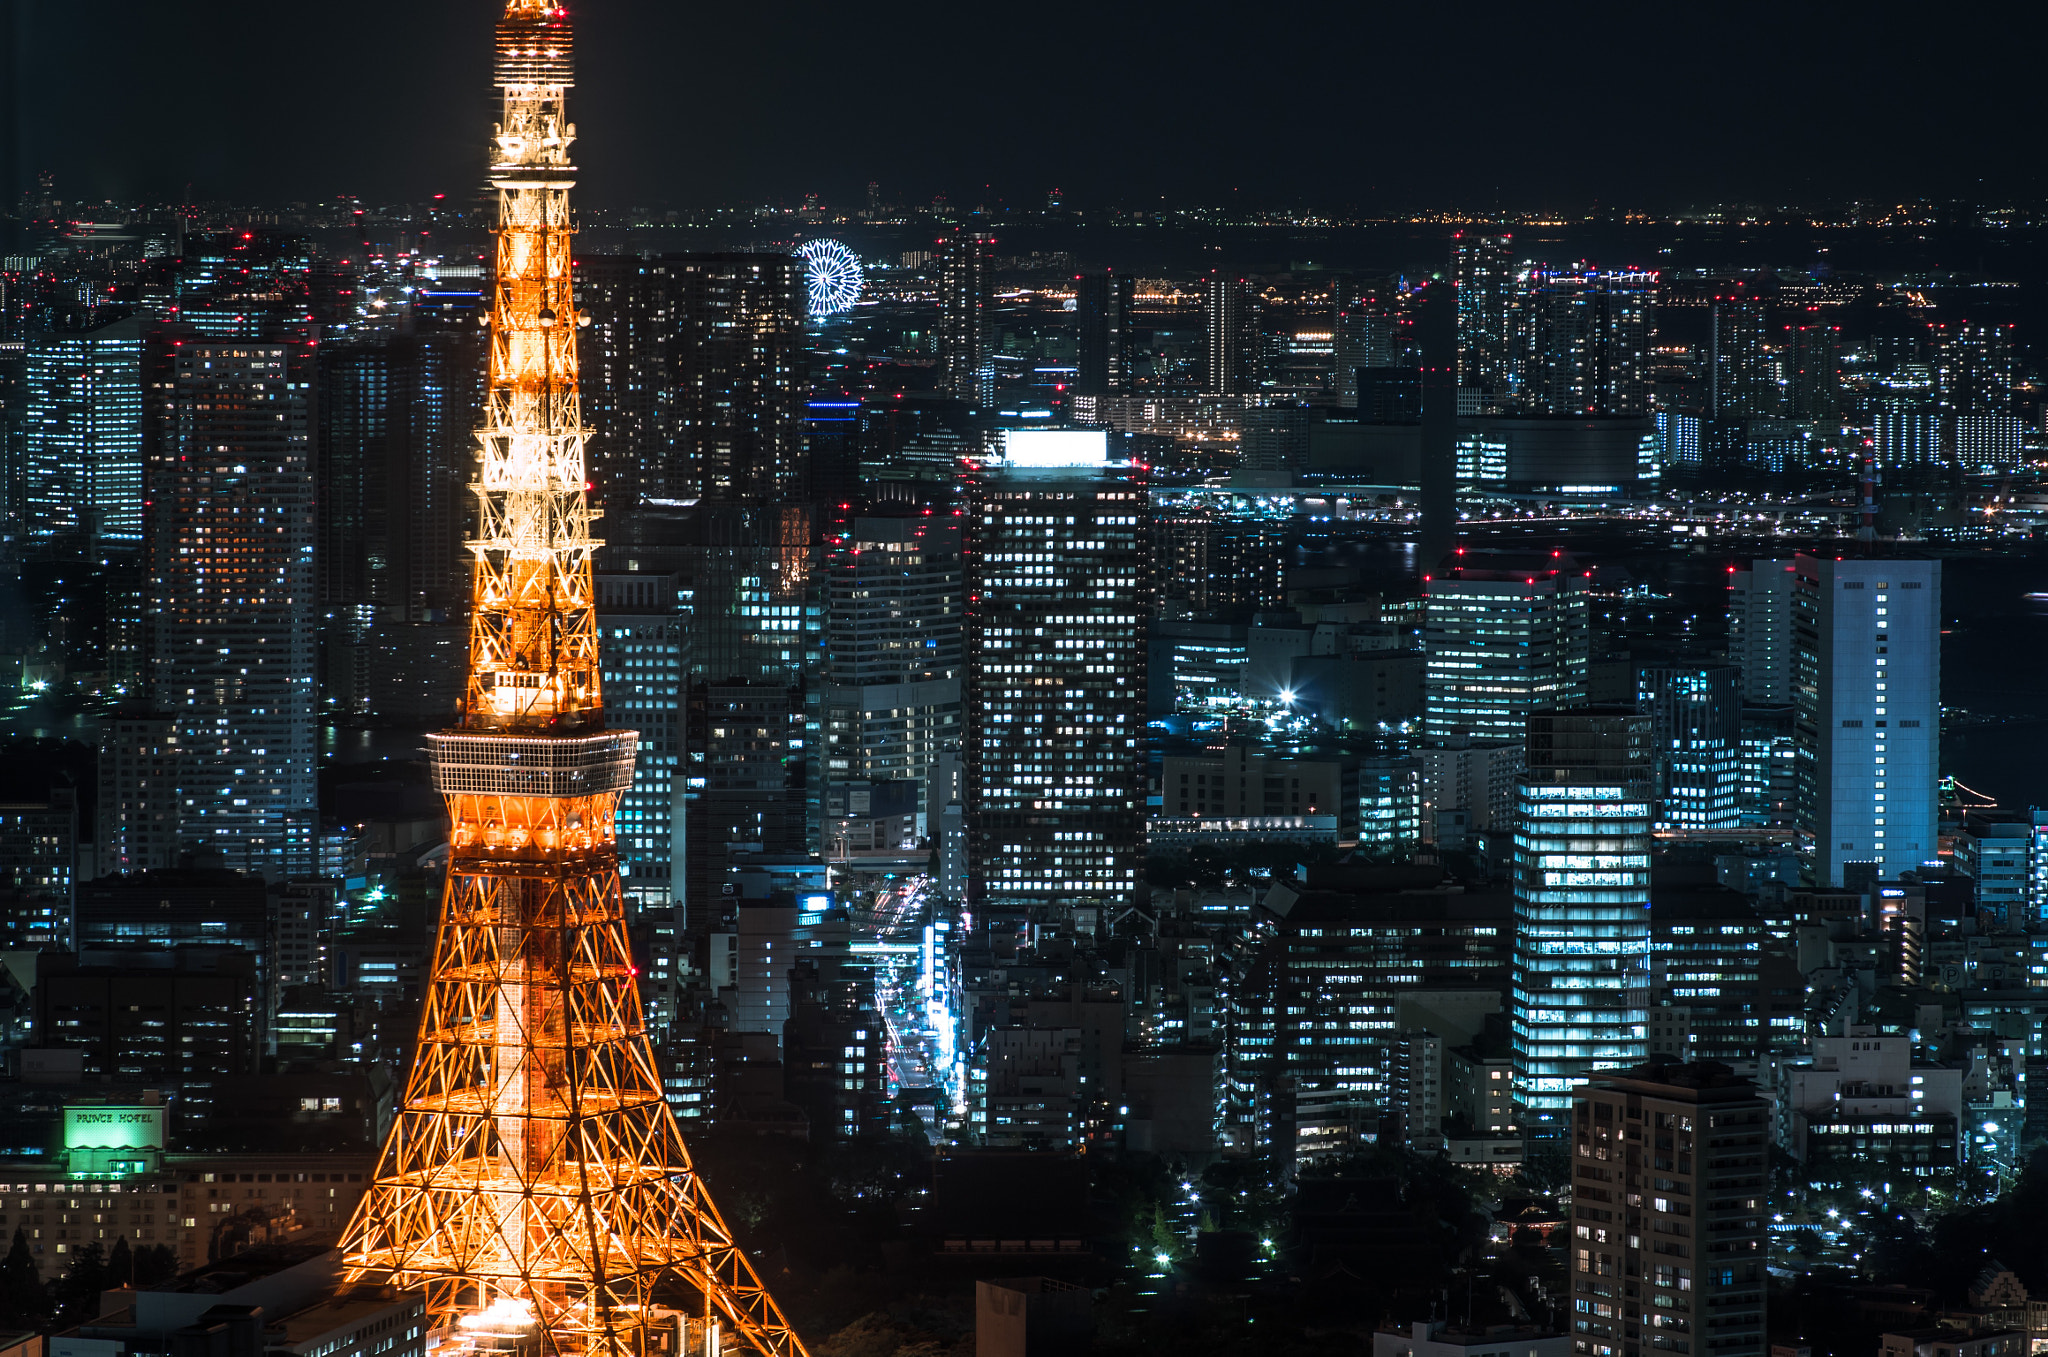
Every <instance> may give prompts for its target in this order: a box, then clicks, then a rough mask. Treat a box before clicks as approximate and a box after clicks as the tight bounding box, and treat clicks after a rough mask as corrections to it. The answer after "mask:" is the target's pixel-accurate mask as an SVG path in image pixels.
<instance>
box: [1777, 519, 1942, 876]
mask: <svg viewBox="0 0 2048 1357" xmlns="http://www.w3.org/2000/svg"><path fill="white" fill-rule="evenodd" d="M1795 565H1796V566H1797V569H1796V571H1795V576H1796V579H1797V586H1796V591H1795V594H1794V609H1793V614H1794V615H1793V627H1794V633H1795V644H1794V657H1795V658H1794V666H1795V668H1794V684H1793V686H1794V690H1795V695H1796V699H1797V706H1798V718H1797V719H1798V725H1797V739H1798V746H1799V759H1798V766H1799V786H1798V795H1799V828H1800V830H1801V831H1802V833H1803V834H1805V835H1809V836H1811V841H1812V843H1813V852H1814V861H1813V873H1814V880H1815V883H1816V884H1818V885H1823V886H1843V885H1856V884H1867V881H1869V880H1876V879H1880V878H1890V877H1896V876H1897V875H1898V874H1899V873H1900V872H1902V871H1907V870H1909V869H1915V868H1918V867H1919V866H1920V864H1921V863H1923V862H1926V861H1928V860H1930V859H1932V858H1934V857H1935V856H1936V853H1937V851H1938V844H1937V841H1936V829H1937V817H1938V814H1939V812H1938V807H1937V794H1938V790H1939V775H1940V774H1939V766H1938V759H1939V752H1940V742H1941V563H1940V562H1939V561H1903V560H1840V561H1838V560H1829V559H1827V558H1824V557H1818V556H1806V555H1801V556H1799V557H1797V558H1795Z"/></svg>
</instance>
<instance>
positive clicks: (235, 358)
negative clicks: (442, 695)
mask: <svg viewBox="0 0 2048 1357" xmlns="http://www.w3.org/2000/svg"><path fill="white" fill-rule="evenodd" d="M308 356H309V355H308V353H307V350H306V346H302V345H286V344H265V343H257V342H253V341H251V342H224V343H210V342H209V343H184V344H180V345H178V346H176V348H175V351H174V353H173V354H172V356H171V357H170V360H169V370H170V381H169V385H168V389H167V391H166V393H165V394H166V398H167V408H166V421H167V422H166V427H165V428H164V429H163V431H162V434H161V436H160V439H159V445H158V448H157V451H156V457H155V460H154V464H153V465H152V467H151V469H150V496H151V500H152V504H153V506H154V508H153V520H152V522H153V528H152V533H151V541H150V551H149V569H148V582H147V594H148V609H149V613H150V618H151V625H152V630H153V632H154V636H153V646H152V651H153V661H154V669H153V672H152V688H153V690H154V692H155V694H156V699H157V702H158V704H159V705H160V707H161V708H162V710H163V711H164V712H165V713H166V714H167V715H169V716H170V717H171V718H172V720H173V722H174V723H175V728H176V739H177V745H178V760H179V773H178V786H179V794H178V800H179V815H180V828H179V832H180V834H181V835H182V837H183V838H184V839H186V840H188V841H192V842H195V843H197V844H198V845H200V846H202V847H204V848H207V849H210V850H212V851H214V852H218V853H220V854H221V855H222V856H223V857H224V858H225V859H226V861H227V863H228V865H229V866H231V867H235V868H238V869H246V870H250V871H258V872H262V873H263V874H264V875H266V876H268V877H271V878H272V879H280V878H282V877H285V876H290V875H293V874H296V873H303V872H309V871H311V870H312V869H313V866H314V840H315V831H316V829H317V824H316V821H315V816H316V796H315V793H316V785H315V774H314V766H313V764H314V740H315V734H316V731H315V724H314V722H315V713H314V708H315V676H316V674H317V672H318V670H317V663H316V656H317V630H316V622H317V616H318V612H317V606H316V593H315V590H316V582H315V578H314V546H315V543H314V512H313V506H314V502H315V501H314V483H313V467H312V430H311V427H310V418H309V416H310V407H311V404H312V399H311V396H312V393H311V384H312V372H311V366H310V363H309V362H308V361H307V360H308Z"/></svg>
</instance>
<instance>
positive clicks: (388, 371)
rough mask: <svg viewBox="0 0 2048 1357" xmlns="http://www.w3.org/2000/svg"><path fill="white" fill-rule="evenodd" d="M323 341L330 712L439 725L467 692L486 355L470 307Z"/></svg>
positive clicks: (324, 663) (321, 549)
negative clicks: (469, 545)
mask: <svg viewBox="0 0 2048 1357" xmlns="http://www.w3.org/2000/svg"><path fill="white" fill-rule="evenodd" d="M459 315H460V318H461V319H462V320H464V321H467V322H468V324H463V325H458V324H456V323H455V321H454V319H453V318H452V317H444V316H440V315H434V316H429V317H426V318H423V319H422V320H421V322H420V324H419V326H418V328H417V329H416V330H408V331H401V330H399V329H397V328H391V329H382V330H376V329H372V330H363V331H358V332H356V333H353V334H343V335H341V336H339V337H337V338H335V339H333V340H329V341H327V342H324V343H322V344H321V345H320V347H319V349H318V358H317V366H316V380H317V381H318V383H319V394H318V399H317V400H316V401H315V402H314V413H315V422H314V429H315V450H316V455H315V458H314V467H315V471H316V476H317V482H318V484H317V494H318V497H319V505H320V513H319V518H318V524H317V527H318V534H319V539H318V550H317V551H316V552H315V553H314V557H315V560H316V562H317V569H318V575H319V601H320V614H321V652H322V653H321V703H322V707H323V709H324V710H327V711H331V712H335V713H337V714H342V715H353V716H369V715H376V716H386V717H399V718H402V719H411V720H421V721H433V720H443V719H446V718H447V717H448V716H450V715H451V714H452V713H453V712H454V710H455V704H456V699H457V697H458V696H459V694H460V691H461V681H462V651H463V647H464V646H465V645H466V643H467V640H468V631H467V626H466V624H465V623H464V621H463V620H462V618H463V613H464V610H465V608H466V606H467V599H468V595H469V559H468V552H467V551H466V550H465V549H464V547H463V537H464V533H465V518H466V515H467V513H468V511H469V505H470V503H471V501H472V500H473V498H474V496H473V494H472V492H471V491H470V489H469V481H470V479H471V476H472V463H473V462H474V460H475V456H476V451H475V434H474V432H473V429H474V425H475V422H476V417H477V405H478V396H479V390H480V388H479V385H478V378H477V374H478V373H480V372H481V371H482V359H483V354H482V347H481V344H480V342H479V340H478V338H477V334H476V330H477V327H476V325H475V321H474V318H473V317H474V307H473V305H472V306H466V307H464V308H462V309H461V311H460V312H459Z"/></svg>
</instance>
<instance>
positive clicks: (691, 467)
mask: <svg viewBox="0 0 2048 1357" xmlns="http://www.w3.org/2000/svg"><path fill="white" fill-rule="evenodd" d="M577 266H578V267H579V268H580V269H582V270H583V271H584V272H585V273H586V274H588V276H589V279H590V282H589V303H590V312H589V314H590V316H591V324H590V326H589V336H590V342H589V344H588V346H587V347H588V348H589V349H590V351H591V352H590V358H591V370H592V376H593V381H592V388H591V401H590V406H591V422H592V426H593V428H594V429H596V430H598V431H600V432H599V433H598V434H597V436H596V437H595V438H593V440H592V445H591V468H592V474H593V478H594V479H595V480H596V482H597V484H598V486H599V490H600V493H601V495H602V497H603V499H604V501H605V503H606V506H607V508H606V512H607V514H608V515H609V520H608V522H609V526H608V528H607V531H606V537H607V539H608V540H609V541H610V542H611V543H612V544H613V552H614V554H617V552H618V551H619V550H621V549H623V548H625V547H627V546H632V545H636V544H639V543H642V542H644V541H646V540H648V538H649V534H650V533H652V532H654V531H655V530H654V529H653V528H652V527H651V525H650V524H649V523H648V522H647V509H648V506H649V505H650V504H676V503H681V502H687V501H692V500H697V501H718V502H746V503H758V504H775V503H781V502H784V501H788V500H791V499H794V498H796V497H798V496H799V495H800V494H801V493H802V490H803V481H804V476H803V470H804V468H803V420H804V406H803V391H804V383H805V373H804V353H803V324H804V304H805V303H804V276H803V264H802V262H801V261H800V260H798V259H797V258H796V257H795V256H794V255H781V254H672V255H664V256H661V257H659V258H654V259H640V258H634V257H630V256H623V255H592V256H589V257H588V258H585V259H580V260H578V261H577Z"/></svg>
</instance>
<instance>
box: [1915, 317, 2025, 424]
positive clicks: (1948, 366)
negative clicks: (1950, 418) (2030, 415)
mask: <svg viewBox="0 0 2048 1357" xmlns="http://www.w3.org/2000/svg"><path fill="white" fill-rule="evenodd" d="M1932 328H1933V331H1934V351H1935V366H1934V389H1935V394H1936V396H1937V397H1938V398H1939V399H1940V401H1941V405H1942V408H1944V409H1945V410H1948V411H1950V412H1952V413H1954V414H1967V415H1984V414H1999V415H2009V414H2011V413H2012V410H2013V389H2014V387H2015V385H2016V384H2017V382H2018V379H2019V369H2018V365H2017V355H2016V354H2015V352H2014V350H2013V342H2012V326H2011V325H2009V324H1993V323H1989V322H1985V321H1970V320H1962V321H1956V322H1953V323H1951V324H1947V325H1936V326H1934V327H1932Z"/></svg>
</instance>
